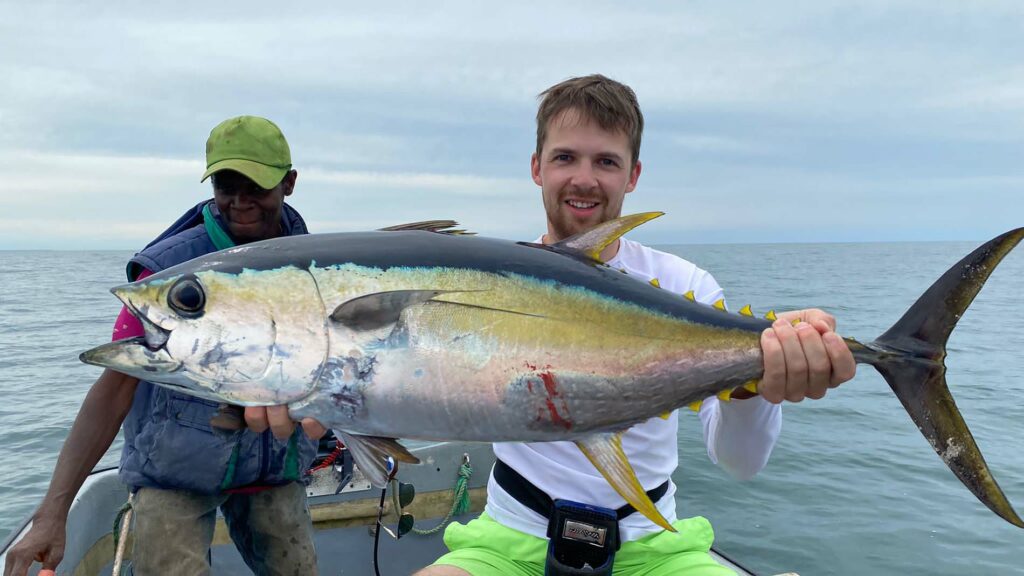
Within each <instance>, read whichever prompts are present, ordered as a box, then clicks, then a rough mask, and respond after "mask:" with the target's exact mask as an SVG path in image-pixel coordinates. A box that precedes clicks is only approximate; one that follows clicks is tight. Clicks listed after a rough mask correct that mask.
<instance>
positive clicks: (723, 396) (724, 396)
mask: <svg viewBox="0 0 1024 576" xmlns="http://www.w3.org/2000/svg"><path fill="white" fill-rule="evenodd" d="M731 394H732V390H722V391H721V392H719V393H718V394H716V396H718V399H719V400H721V401H722V402H728V401H730V400H732V396H731Z"/></svg>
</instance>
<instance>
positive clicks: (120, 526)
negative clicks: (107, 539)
mask: <svg viewBox="0 0 1024 576" xmlns="http://www.w3.org/2000/svg"><path fill="white" fill-rule="evenodd" d="M133 496H134V494H129V495H128V501H127V502H125V503H124V506H121V509H120V510H118V511H117V516H116V517H115V518H114V530H113V534H114V566H113V570H111V571H110V573H111V575H112V576H121V564H122V563H123V562H124V549H125V547H126V544H127V543H128V528H129V527H130V526H131V525H132V511H133V509H132V497H133Z"/></svg>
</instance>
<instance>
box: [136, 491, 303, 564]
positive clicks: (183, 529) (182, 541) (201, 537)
mask: <svg viewBox="0 0 1024 576" xmlns="http://www.w3.org/2000/svg"><path fill="white" fill-rule="evenodd" d="M133 508H134V510H135V512H134V523H135V526H134V546H133V548H132V556H131V559H132V569H133V573H134V574H135V576H156V575H168V576H175V575H178V574H181V575H183V576H186V575H187V576H195V575H204V576H205V575H208V574H210V564H209V561H208V556H207V555H208V553H209V550H210V543H211V542H212V541H213V529H214V525H215V522H216V519H217V508H220V509H221V512H222V513H223V514H224V519H225V521H226V522H227V526H228V532H229V533H230V534H231V539H232V540H233V541H234V543H235V547H236V548H238V552H239V553H240V554H241V555H242V558H243V559H244V560H245V563H246V564H247V565H248V566H249V568H250V569H252V571H253V573H254V574H256V576H278V575H286V574H287V575H289V576H291V575H293V574H301V575H307V574H314V575H315V574H317V566H316V551H315V550H314V549H313V523H312V521H311V520H310V517H309V510H308V509H307V507H306V491H305V487H304V486H303V485H302V484H299V483H297V482H292V483H290V484H287V485H285V486H279V487H276V488H271V489H269V490H264V491H262V492H257V493H255V494H219V495H214V496H207V495H202V494H195V493H192V492H184V491H180V490H160V489H156V488H141V489H139V491H138V492H136V493H135V497H134V502H133Z"/></svg>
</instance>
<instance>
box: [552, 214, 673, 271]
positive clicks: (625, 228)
mask: <svg viewBox="0 0 1024 576" xmlns="http://www.w3.org/2000/svg"><path fill="white" fill-rule="evenodd" d="M664 214H665V213H664V212H641V213H639V214H630V215H629V216H622V217H621V218H616V219H614V220H609V221H607V222H602V223H600V224H598V225H597V226H594V227H593V228H591V229H590V230H587V231H586V232H580V233H579V234H576V235H575V236H570V237H568V238H566V239H565V240H562V241H561V242H556V243H554V244H552V245H551V246H552V247H553V248H557V249H560V250H563V251H566V252H579V253H582V254H584V255H585V256H586V257H588V258H590V259H591V260H595V261H597V262H601V251H602V250H604V249H605V248H607V247H608V246H609V245H610V244H611V243H612V242H615V241H616V240H618V239H619V237H620V236H622V235H623V234H625V233H626V232H629V231H630V230H632V229H633V228H636V227H637V226H639V225H641V224H643V223H644V222H648V221H650V220H654V219H655V218H657V217H658V216H662V215H664Z"/></svg>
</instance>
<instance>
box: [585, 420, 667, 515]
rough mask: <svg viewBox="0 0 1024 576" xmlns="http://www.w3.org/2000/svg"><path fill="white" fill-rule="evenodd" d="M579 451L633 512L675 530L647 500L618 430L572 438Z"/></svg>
mask: <svg viewBox="0 0 1024 576" xmlns="http://www.w3.org/2000/svg"><path fill="white" fill-rule="evenodd" d="M576 445H577V446H579V448H580V450H582V451H583V454H585V455H586V457H587V459H588V460H590V463H591V464H593V465H594V468H597V471H598V472H600V473H601V475H602V476H604V478H605V480H607V481H608V483H609V484H611V486H612V488H614V489H615V491H616V492H618V493H619V496H622V497H623V498H625V499H626V502H629V503H630V504H632V505H633V508H636V510H637V512H640V513H641V514H643V515H644V516H646V517H648V518H649V519H650V520H651V522H654V523H655V524H657V525H658V526H661V527H662V528H664V529H665V530H668V531H670V532H675V531H676V529H675V528H673V527H672V525H671V524H669V522H668V520H665V517H664V516H662V515H661V512H659V511H658V507H657V506H655V505H654V502H651V499H650V497H648V496H647V492H646V491H645V490H644V487H643V485H641V484H640V480H638V479H637V477H636V472H634V471H633V466H632V465H631V464H630V463H629V460H627V459H626V453H625V452H623V451H622V433H621V432H616V433H601V434H594V435H592V436H587V437H585V438H582V439H580V440H577V441H576Z"/></svg>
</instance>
